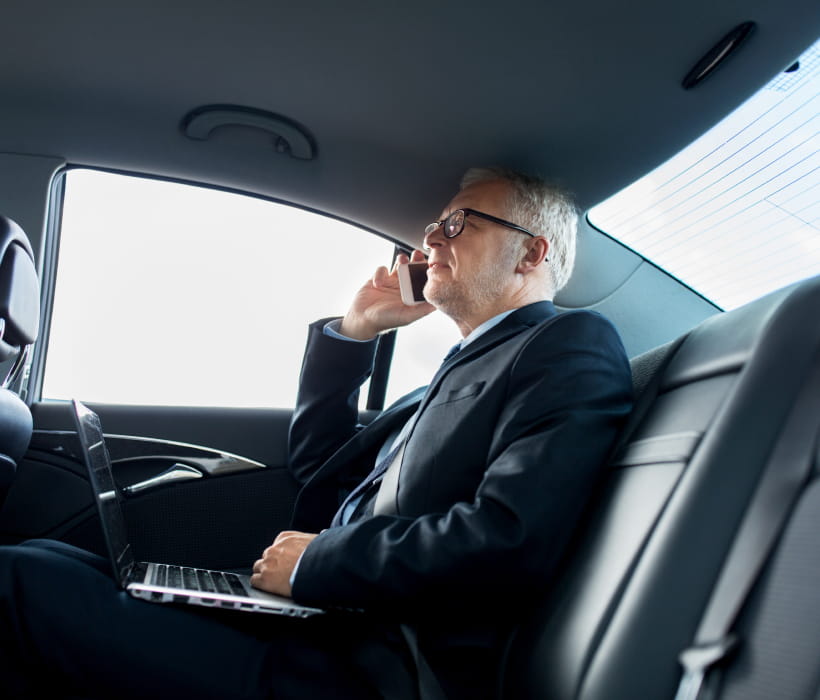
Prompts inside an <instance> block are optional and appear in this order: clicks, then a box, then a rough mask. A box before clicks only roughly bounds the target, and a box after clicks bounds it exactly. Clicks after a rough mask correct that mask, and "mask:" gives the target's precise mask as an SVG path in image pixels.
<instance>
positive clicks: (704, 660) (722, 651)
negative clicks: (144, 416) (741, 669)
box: [675, 634, 738, 700]
mask: <svg viewBox="0 0 820 700" xmlns="http://www.w3.org/2000/svg"><path fill="white" fill-rule="evenodd" d="M737 641H738V640H737V637H736V636H735V635H733V634H727V635H726V636H725V637H723V638H722V639H719V640H717V641H715V642H707V643H706V644H696V645H694V646H691V647H689V648H688V649H685V650H684V651H682V652H681V654H680V656H679V657H678V660H679V661H680V663H681V665H682V666H683V676H682V677H681V681H680V685H679V686H678V692H677V694H676V695H675V700H698V698H699V697H700V694H701V691H702V690H703V684H704V681H705V680H706V674H707V673H708V672H709V669H711V668H712V666H714V665H715V664H716V663H718V662H719V661H722V660H723V659H725V658H726V657H727V656H728V655H729V654H730V653H731V652H732V651H733V650H734V648H735V647H736V646H737Z"/></svg>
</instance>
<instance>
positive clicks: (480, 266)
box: [424, 181, 521, 320]
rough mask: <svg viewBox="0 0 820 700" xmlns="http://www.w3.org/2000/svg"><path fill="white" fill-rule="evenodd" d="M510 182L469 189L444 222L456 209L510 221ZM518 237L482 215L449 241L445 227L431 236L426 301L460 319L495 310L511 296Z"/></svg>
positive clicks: (469, 220) (444, 213) (451, 205)
mask: <svg viewBox="0 0 820 700" xmlns="http://www.w3.org/2000/svg"><path fill="white" fill-rule="evenodd" d="M508 194H509V186H508V185H507V184H506V183H505V182H501V181H496V182H483V183H479V184H475V185H470V186H469V187H466V188H465V189H463V190H462V191H461V192H459V193H458V194H457V195H456V196H455V197H454V198H453V199H452V200H451V201H450V203H449V204H448V205H447V207H446V208H445V209H444V211H442V213H441V216H440V217H439V218H440V219H444V218H445V217H446V216H447V215H448V214H450V213H451V212H452V211H454V210H456V209H464V208H467V207H469V208H471V209H475V210H477V211H480V212H484V213H485V214H492V215H493V216H498V217H501V218H508V216H509V215H508V214H507V212H506V201H507V196H508ZM516 236H517V234H515V233H512V232H510V231H509V230H508V229H506V228H505V227H504V226H500V225H499V224H495V223H493V222H491V221H487V220H485V219H481V218H479V217H477V216H468V217H466V219H465V221H464V230H463V231H462V232H461V234H459V235H458V236H456V237H455V238H445V237H444V234H443V232H442V228H441V227H439V228H438V229H437V230H436V231H434V232H433V233H431V234H428V235H427V236H425V245H426V246H427V247H428V248H430V256H429V258H428V266H429V267H428V270H427V284H426V285H425V287H424V296H425V297H426V298H427V300H428V301H430V303H432V304H434V305H435V306H436V307H438V308H439V309H441V311H443V312H444V313H446V314H447V315H448V316H450V317H452V318H454V319H456V320H460V319H465V318H469V317H471V316H476V315H477V316H481V315H482V312H483V310H485V309H486V310H487V311H493V310H494V307H495V306H496V305H497V304H498V303H499V301H500V300H503V299H504V298H505V296H506V295H507V294H508V293H509V291H510V286H511V284H512V282H513V280H514V273H515V267H516V263H517V262H518V258H519V256H520V254H521V246H520V241H518V240H517V238H516Z"/></svg>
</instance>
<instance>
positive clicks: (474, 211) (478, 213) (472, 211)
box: [424, 207, 536, 238]
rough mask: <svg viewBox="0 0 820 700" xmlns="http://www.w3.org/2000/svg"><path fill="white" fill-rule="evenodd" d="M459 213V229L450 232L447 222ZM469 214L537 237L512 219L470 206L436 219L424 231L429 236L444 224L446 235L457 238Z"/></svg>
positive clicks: (446, 236)
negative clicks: (508, 219)
mask: <svg viewBox="0 0 820 700" xmlns="http://www.w3.org/2000/svg"><path fill="white" fill-rule="evenodd" d="M459 215H461V226H459V228H458V231H456V232H455V233H450V232H449V230H450V227H449V226H448V223H447V222H448V221H450V220H451V219H452V218H453V217H457V216H459ZM468 216H477V217H479V218H480V219H486V220H487V221H492V222H493V223H496V224H500V225H501V226H505V227H506V228H511V229H513V230H514V231H520V232H521V233H526V234H527V235H528V236H532V237H533V238H535V237H536V236H535V234H534V233H532V232H531V231H527V229H525V228H524V227H523V226H519V225H518V224H514V223H512V222H511V221H507V220H506V219H500V218H498V217H497V216H493V215H492V214H485V213H484V212H483V211H478V210H477V209H470V208H469V207H464V208H463V209H456V210H455V211H453V212H451V213H449V214H448V215H447V216H446V217H445V218H443V219H441V221H434V222H433V223H431V224H429V225H428V226H427V227H426V228H425V229H424V233H425V234H426V235H428V236H429V235H430V234H431V233H433V232H434V231H435V230H436V229H437V228H438V227H439V226H443V227H444V231H443V233H444V237H445V238H455V237H456V236H458V235H459V234H460V233H461V232H462V231H463V230H464V222H465V221H466V220H467V217H468Z"/></svg>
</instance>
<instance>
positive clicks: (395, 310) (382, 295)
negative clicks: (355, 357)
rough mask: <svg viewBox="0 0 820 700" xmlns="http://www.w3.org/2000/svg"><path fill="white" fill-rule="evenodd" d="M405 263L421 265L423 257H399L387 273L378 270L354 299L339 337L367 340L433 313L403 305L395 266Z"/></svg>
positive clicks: (417, 254)
mask: <svg viewBox="0 0 820 700" xmlns="http://www.w3.org/2000/svg"><path fill="white" fill-rule="evenodd" d="M406 262H424V254H423V253H422V252H421V251H420V250H414V251H413V255H412V257H411V258H408V257H407V256H406V255H404V254H401V255H398V256H397V257H396V263H395V265H394V266H393V269H392V270H391V271H390V272H388V271H387V268H386V267H380V268H378V269H377V270H376V272H375V273H374V274H373V277H372V278H371V279H370V280H368V282H367V283H366V284H365V285H364V286H363V287H362V288H361V289H360V290H359V291H358V293H357V294H356V296H355V297H354V298H353V303H352V304H351V306H350V309H349V310H348V312H347V314H346V315H345V317H344V319H342V325H341V327H340V328H339V331H340V332H341V333H342V335H346V336H347V337H348V338H354V339H356V340H370V339H371V338H374V337H376V335H378V334H379V333H381V332H383V331H386V330H390V329H391V328H398V327H399V326H406V325H407V324H409V323H412V322H413V321H417V320H418V319H420V318H421V317H422V316H426V315H427V314H429V313H430V312H432V311H434V310H435V307H434V306H432V305H431V304H428V303H424V304H416V305H415V306H406V305H405V304H404V302H403V301H402V300H401V291H400V289H399V274H398V266H399V265H400V264H403V263H406Z"/></svg>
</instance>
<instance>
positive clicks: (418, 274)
mask: <svg viewBox="0 0 820 700" xmlns="http://www.w3.org/2000/svg"><path fill="white" fill-rule="evenodd" d="M426 283H427V263H426V262H416V263H404V264H403V265H399V289H400V290H401V300H402V301H403V302H404V303H405V304H406V305H407V306H413V305H415V304H423V303H424V302H425V301H426V299H425V298H424V285H425V284H426Z"/></svg>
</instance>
